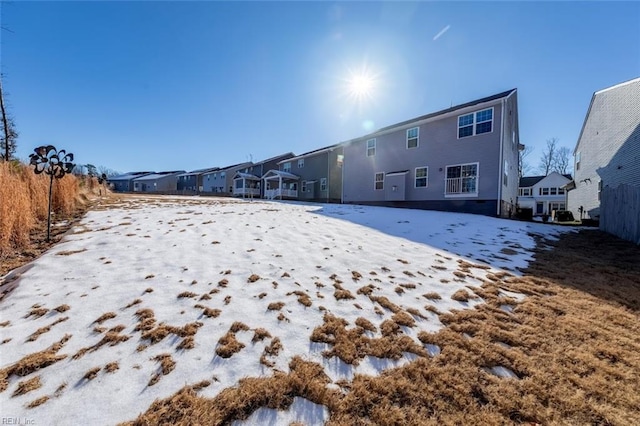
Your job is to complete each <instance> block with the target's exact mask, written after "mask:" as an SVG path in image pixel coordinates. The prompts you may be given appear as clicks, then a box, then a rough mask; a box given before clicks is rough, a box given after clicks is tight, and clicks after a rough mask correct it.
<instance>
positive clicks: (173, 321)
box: [0, 197, 571, 424]
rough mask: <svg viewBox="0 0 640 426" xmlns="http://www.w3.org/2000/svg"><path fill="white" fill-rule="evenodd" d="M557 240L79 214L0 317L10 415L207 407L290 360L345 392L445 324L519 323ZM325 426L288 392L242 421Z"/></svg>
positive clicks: (168, 213) (175, 214) (408, 222)
mask: <svg viewBox="0 0 640 426" xmlns="http://www.w3.org/2000/svg"><path fill="white" fill-rule="evenodd" d="M561 232H571V228H560V227H555V226H549V225H543V224H536V223H523V222H516V221H508V220H501V219H495V218H488V217H483V216H474V215H467V214H453V213H442V212H431V211H418V210H401V209H389V208H378V207H363V206H349V205H323V204H303V203H287V202H265V201H253V202H248V201H242V200H231V199H208V198H168V197H167V198H161V197H148V198H144V197H128V198H124V199H123V200H122V201H121V202H120V203H119V204H117V205H115V206H111V207H110V208H106V209H102V210H96V211H92V212H90V213H89V214H87V216H86V217H85V219H84V220H83V221H82V222H81V224H80V225H79V226H76V227H75V228H73V229H72V231H71V233H70V234H69V235H68V236H67V237H66V238H65V240H64V241H63V242H62V243H61V244H58V245H57V246H56V247H54V248H53V249H51V250H50V251H49V252H47V253H46V254H45V255H44V256H42V257H41V258H39V259H38V260H36V261H35V262H33V263H32V265H30V268H25V270H24V271H23V272H22V275H21V276H20V278H19V279H18V280H16V283H17V285H16V287H15V289H14V290H13V291H12V292H11V293H10V294H8V296H7V297H6V298H5V299H4V300H2V302H1V303H0V325H1V327H0V340H1V341H2V344H1V345H0V350H1V352H2V358H1V364H0V368H1V370H0V406H2V414H3V416H9V417H20V418H28V419H33V420H35V423H36V424H79V423H90V424H115V423H118V422H123V421H129V420H134V419H135V418H136V417H137V416H138V415H139V414H141V413H143V412H145V411H146V410H147V409H148V408H149V406H150V405H151V404H152V403H153V402H154V401H155V400H157V399H159V398H168V397H171V396H172V395H174V394H175V393H176V392H178V391H179V390H181V389H182V388H184V387H185V386H190V387H191V388H192V389H195V390H196V391H197V393H198V395H200V396H201V397H205V398H213V397H216V396H218V395H220V394H221V393H222V392H223V390H225V389H230V388H233V387H235V386H237V385H238V383H239V382H240V381H241V379H243V378H266V377H273V376H274V374H277V373H278V372H283V373H289V372H290V371H291V365H292V363H294V364H295V363H296V362H299V361H300V362H303V363H307V364H304V365H318V366H321V368H322V371H321V374H322V375H323V377H325V379H323V380H324V382H326V389H327V391H331V392H341V391H342V390H343V389H348V388H349V386H350V385H349V384H350V383H351V382H352V381H353V380H354V378H355V377H357V376H358V375H366V376H379V375H380V374H381V373H382V372H384V371H386V370H388V369H391V368H394V367H398V366H401V365H405V364H408V363H413V362H418V361H419V360H425V359H434V358H437V357H438V356H439V354H440V351H441V349H442V348H440V347H439V346H438V345H437V344H434V343H433V342H432V341H431V338H430V337H429V336H431V335H433V334H434V333H435V332H437V331H439V330H441V329H442V328H443V327H445V325H444V324H443V322H442V321H441V318H442V316H443V315H445V314H447V313H449V312H458V311H461V310H468V309H471V308H473V307H476V306H478V305H481V304H483V303H485V301H486V300H485V298H487V297H489V296H491V297H492V298H493V299H492V300H493V301H494V302H495V303H497V305H496V306H499V307H500V309H501V310H502V312H503V313H504V314H505V315H511V313H512V312H513V310H514V309H517V306H518V305H519V304H520V303H521V302H522V301H523V300H524V299H525V295H524V294H522V293H518V292H513V291H510V289H509V286H508V281H507V280H506V278H509V277H518V276H519V275H521V273H520V269H521V268H524V267H526V266H527V264H528V262H529V261H530V260H531V259H532V250H533V249H534V248H535V245H536V243H535V241H534V236H540V237H544V238H547V239H554V238H555V237H556V236H557V235H558V234H559V233H561ZM487 282H488V283H491V282H494V283H495V282H498V283H499V285H495V286H494V287H493V290H492V291H489V290H487V289H486V288H484V289H483V287H482V286H483V284H485V283H487ZM467 337H469V338H470V336H468V335H466V337H465V338H467ZM501 343H503V345H504V346H505V347H507V348H508V347H509V344H508V343H506V342H501ZM296 365H299V364H296ZM486 371H487V372H489V373H491V374H493V375H494V376H496V377H497V376H501V377H504V378H509V377H516V378H517V374H515V373H514V372H513V371H512V370H510V369H509V368H508V367H506V366H502V365H494V366H490V367H487V368H486ZM329 414H330V411H329V409H328V407H326V406H324V405H322V404H317V403H314V402H312V401H310V400H308V399H305V398H301V397H298V396H296V397H294V398H293V400H292V401H290V404H289V408H288V410H284V411H283V410H281V411H277V410H273V409H271V408H268V407H266V406H264V407H262V408H259V409H257V410H254V411H253V412H252V414H251V416H249V417H248V418H247V419H246V420H245V421H238V422H237V424H265V423H272V424H289V423H290V422H303V423H304V424H321V423H323V422H324V421H326V420H327V419H328V418H329Z"/></svg>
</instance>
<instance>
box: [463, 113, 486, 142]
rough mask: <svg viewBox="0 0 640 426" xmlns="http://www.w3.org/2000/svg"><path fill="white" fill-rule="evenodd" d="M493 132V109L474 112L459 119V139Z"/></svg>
mask: <svg viewBox="0 0 640 426" xmlns="http://www.w3.org/2000/svg"><path fill="white" fill-rule="evenodd" d="M492 130H493V108H488V109H483V110H482V111H478V112H472V113H471V114H465V115H461V116H459V117H458V139H460V138H466V137H467V136H474V135H480V134H482V133H491V131H492Z"/></svg>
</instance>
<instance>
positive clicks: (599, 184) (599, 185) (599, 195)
mask: <svg viewBox="0 0 640 426" xmlns="http://www.w3.org/2000/svg"><path fill="white" fill-rule="evenodd" d="M601 200H602V181H598V201H601Z"/></svg>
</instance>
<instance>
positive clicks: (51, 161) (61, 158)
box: [29, 145, 74, 242]
mask: <svg viewBox="0 0 640 426" xmlns="http://www.w3.org/2000/svg"><path fill="white" fill-rule="evenodd" d="M33 151H34V152H35V154H31V155H30V156H29V158H30V159H31V160H30V161H29V164H30V165H31V166H33V167H34V172H35V173H36V174H37V175H39V174H40V173H42V172H44V173H46V174H48V175H49V212H48V214H47V242H49V241H50V240H51V198H52V191H53V178H54V177H55V178H56V179H60V178H61V177H63V176H64V175H65V174H67V173H71V170H73V167H74V164H73V163H72V161H73V154H72V153H68V154H67V152H66V151H65V150H64V149H61V150H60V151H58V150H57V149H56V147H55V146H53V145H43V146H39V147H37V148H35V149H34V150H33Z"/></svg>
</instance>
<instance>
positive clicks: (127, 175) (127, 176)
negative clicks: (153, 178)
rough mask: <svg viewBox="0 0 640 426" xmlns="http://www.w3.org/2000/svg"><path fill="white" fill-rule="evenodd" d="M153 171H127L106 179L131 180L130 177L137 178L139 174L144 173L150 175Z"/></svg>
mask: <svg viewBox="0 0 640 426" xmlns="http://www.w3.org/2000/svg"><path fill="white" fill-rule="evenodd" d="M152 173H154V172H129V173H125V174H122V175H118V176H111V177H109V178H107V180H108V181H113V180H131V179H135V178H139V177H141V176H145V175H150V174H152Z"/></svg>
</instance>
